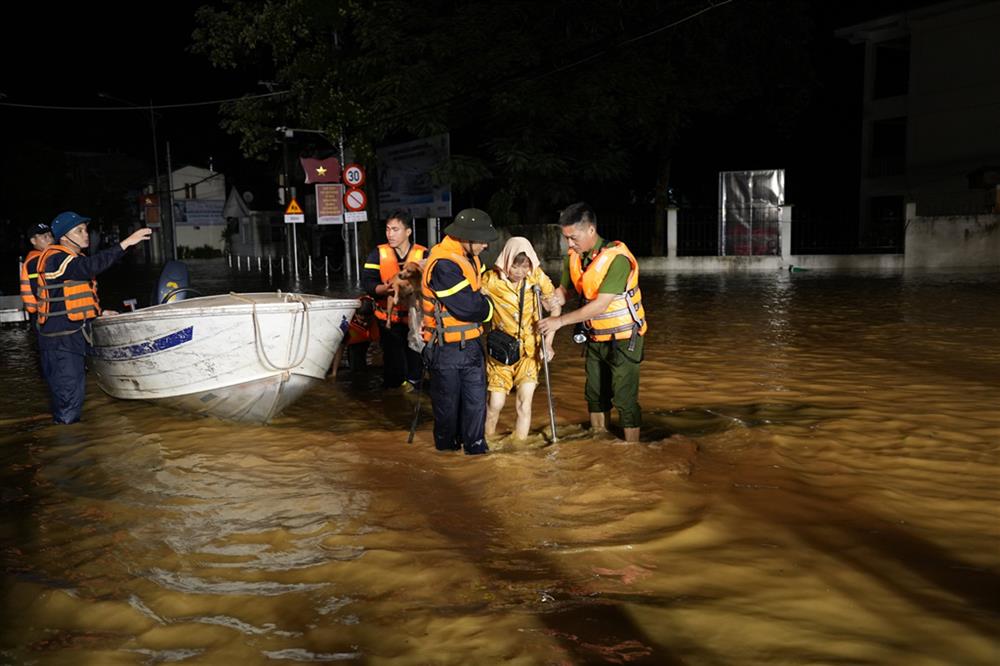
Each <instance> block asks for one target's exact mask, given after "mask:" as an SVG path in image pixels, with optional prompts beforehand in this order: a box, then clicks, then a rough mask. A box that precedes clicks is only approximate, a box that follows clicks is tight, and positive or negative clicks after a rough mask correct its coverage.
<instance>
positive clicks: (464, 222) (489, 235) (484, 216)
mask: <svg viewBox="0 0 1000 666" xmlns="http://www.w3.org/2000/svg"><path fill="white" fill-rule="evenodd" d="M444 233H445V234H446V235H448V236H451V237H452V238H458V239H459V240H464V241H471V242H473V243H492V242H493V241H495V240H496V239H497V238H499V237H500V234H499V233H497V230H496V229H494V228H493V220H491V219H490V216H489V213H487V212H486V211H484V210H479V209H478V208H466V209H465V210H463V211H462V212H460V213H459V214H458V215H456V216H455V221H454V222H452V223H451V224H449V225H448V226H447V227H445V229H444Z"/></svg>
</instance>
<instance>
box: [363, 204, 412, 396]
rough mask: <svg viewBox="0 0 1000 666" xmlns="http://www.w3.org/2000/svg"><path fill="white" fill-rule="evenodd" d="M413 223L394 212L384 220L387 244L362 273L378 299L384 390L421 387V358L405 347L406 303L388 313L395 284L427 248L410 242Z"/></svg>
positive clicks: (400, 301)
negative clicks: (401, 386)
mask: <svg viewBox="0 0 1000 666" xmlns="http://www.w3.org/2000/svg"><path fill="white" fill-rule="evenodd" d="M412 236H413V221H412V218H410V215H409V213H407V212H406V211H402V210H397V211H393V212H392V213H391V214H390V215H389V217H387V218H386V220H385V238H386V241H387V242H385V243H383V244H382V245H379V246H378V247H376V248H375V249H374V250H372V251H371V253H370V254H369V255H368V257H367V258H366V259H365V267H364V270H363V272H362V273H361V286H362V288H363V289H364V290H365V291H366V292H367V293H368V294H369V295H370V296H371V297H372V298H374V299H375V316H376V317H377V318H378V323H379V329H380V340H381V345H382V363H383V368H382V386H383V388H396V387H397V386H400V385H402V383H403V382H404V381H406V382H407V383H408V384H409V385H410V386H415V387H416V386H420V379H421V377H422V376H423V372H424V369H423V364H422V362H421V360H420V354H418V353H417V352H415V351H413V350H412V349H410V348H409V346H408V345H407V344H406V336H407V334H408V333H409V321H410V317H409V311H408V309H407V304H406V302H405V301H404V300H403V299H397V300H396V302H395V304H394V306H393V308H392V312H389V311H388V309H387V308H388V305H389V303H388V301H389V295H390V294H391V292H392V288H391V286H390V285H389V283H390V282H391V281H392V279H393V278H394V277H396V274H397V273H399V269H400V268H402V267H403V266H404V265H405V264H406V263H407V262H413V263H419V262H420V261H422V260H423V259H424V256H425V255H426V253H427V248H425V247H424V246H423V245H417V244H415V243H412V242H411V239H412Z"/></svg>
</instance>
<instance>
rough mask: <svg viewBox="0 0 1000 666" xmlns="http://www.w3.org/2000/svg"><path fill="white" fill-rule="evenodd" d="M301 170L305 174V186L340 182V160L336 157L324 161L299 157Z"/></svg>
mask: <svg viewBox="0 0 1000 666" xmlns="http://www.w3.org/2000/svg"><path fill="white" fill-rule="evenodd" d="M299 162H301V163H302V170H303V171H304V172H305V174H306V184H307V185H308V184H311V183H339V182H340V160H338V159H337V158H336V157H328V158H326V159H325V160H320V159H316V158H315V157H300V158H299Z"/></svg>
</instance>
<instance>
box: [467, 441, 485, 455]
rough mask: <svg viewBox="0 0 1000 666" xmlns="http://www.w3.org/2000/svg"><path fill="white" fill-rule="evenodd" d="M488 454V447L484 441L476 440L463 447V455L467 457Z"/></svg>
mask: <svg viewBox="0 0 1000 666" xmlns="http://www.w3.org/2000/svg"><path fill="white" fill-rule="evenodd" d="M489 452H490V447H488V446H486V440H485V439H477V440H476V441H475V442H473V443H472V444H469V445H467V446H466V447H465V455H467V456H479V455H482V454H484V453H489Z"/></svg>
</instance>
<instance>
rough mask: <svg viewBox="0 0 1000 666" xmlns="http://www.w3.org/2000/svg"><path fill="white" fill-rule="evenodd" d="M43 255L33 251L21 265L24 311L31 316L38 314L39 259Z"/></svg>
mask: <svg viewBox="0 0 1000 666" xmlns="http://www.w3.org/2000/svg"><path fill="white" fill-rule="evenodd" d="M40 256H42V253H41V252H40V251H38V250H31V251H30V252H28V256H26V257H25V258H24V263H23V264H21V302H22V303H24V310H25V312H28V313H30V314H34V313H36V312H38V299H37V298H36V297H35V290H36V285H37V283H38V258H39V257H40Z"/></svg>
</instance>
